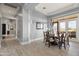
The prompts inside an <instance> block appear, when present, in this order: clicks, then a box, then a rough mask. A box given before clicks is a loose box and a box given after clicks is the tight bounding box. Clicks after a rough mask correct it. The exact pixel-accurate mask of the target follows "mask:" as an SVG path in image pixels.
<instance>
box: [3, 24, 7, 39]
mask: <svg viewBox="0 0 79 59" xmlns="http://www.w3.org/2000/svg"><path fill="white" fill-rule="evenodd" d="M2 35H6V24H2ZM2 38H3V39H4V38H5V36H3V37H2Z"/></svg>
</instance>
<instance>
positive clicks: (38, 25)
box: [36, 22, 44, 29]
mask: <svg viewBox="0 0 79 59" xmlns="http://www.w3.org/2000/svg"><path fill="white" fill-rule="evenodd" d="M43 28H44V24H43V23H42V22H36V29H43Z"/></svg>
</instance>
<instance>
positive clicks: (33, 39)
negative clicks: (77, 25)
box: [30, 37, 43, 42]
mask: <svg viewBox="0 0 79 59" xmlns="http://www.w3.org/2000/svg"><path fill="white" fill-rule="evenodd" d="M42 39H43V38H42V37H41V38H36V39H32V40H30V42H34V41H37V40H42Z"/></svg>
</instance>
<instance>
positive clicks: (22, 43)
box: [20, 42, 30, 45]
mask: <svg viewBox="0 0 79 59" xmlns="http://www.w3.org/2000/svg"><path fill="white" fill-rule="evenodd" d="M20 44H21V45H26V44H30V42H20Z"/></svg>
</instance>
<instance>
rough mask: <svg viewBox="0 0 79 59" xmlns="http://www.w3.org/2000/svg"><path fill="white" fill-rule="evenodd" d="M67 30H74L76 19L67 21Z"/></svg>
mask: <svg viewBox="0 0 79 59" xmlns="http://www.w3.org/2000/svg"><path fill="white" fill-rule="evenodd" d="M68 31H69V32H70V31H71V32H73V31H76V20H73V21H69V22H68Z"/></svg>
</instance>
